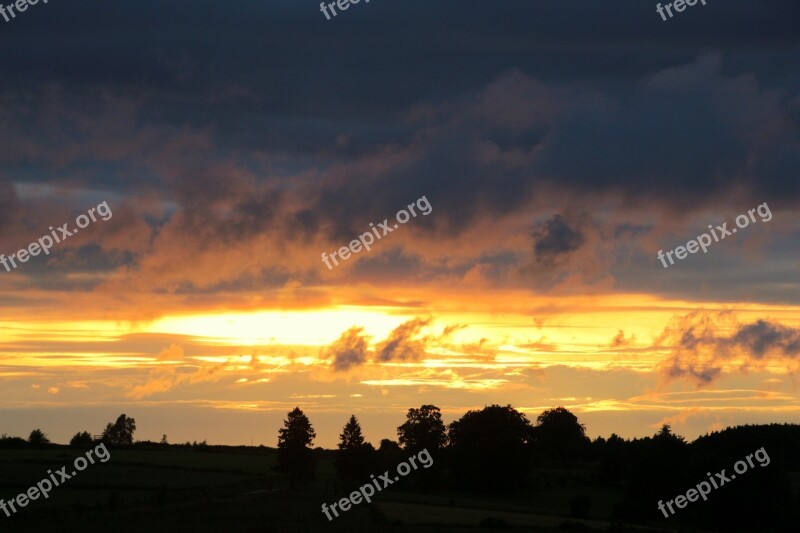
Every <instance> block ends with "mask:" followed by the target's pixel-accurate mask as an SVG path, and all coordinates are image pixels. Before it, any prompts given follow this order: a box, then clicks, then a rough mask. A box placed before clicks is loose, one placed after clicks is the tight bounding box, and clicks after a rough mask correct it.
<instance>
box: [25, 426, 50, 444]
mask: <svg viewBox="0 0 800 533" xmlns="http://www.w3.org/2000/svg"><path fill="white" fill-rule="evenodd" d="M28 444H30V445H31V446H45V445H47V444H50V439H48V438H47V435H45V433H44V431H42V430H41V429H34V430H33V431H31V434H30V435H29V436H28Z"/></svg>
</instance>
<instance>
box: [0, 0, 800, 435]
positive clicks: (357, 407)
mask: <svg viewBox="0 0 800 533" xmlns="http://www.w3.org/2000/svg"><path fill="white" fill-rule="evenodd" d="M117 4H123V5H117ZM318 4H319V2H313V1H305V0H304V1H299V2H298V1H296V0H292V1H288V0H269V1H263V2H255V1H244V0H235V1H232V2H210V1H206V0H200V1H195V2H191V3H187V2H177V1H174V0H160V1H159V2H155V1H152V0H142V1H139V2H135V3H133V2H130V3H127V2H126V3H119V2H117V3H109V2H101V1H99V0H91V1H90V0H81V1H78V0H76V1H70V2H50V3H48V4H47V5H39V6H36V9H31V10H29V11H27V12H25V13H24V14H20V16H19V18H17V19H15V20H13V21H11V22H10V23H5V22H4V21H1V20H0V46H2V48H3V50H4V52H3V54H0V253H2V254H4V255H5V256H6V257H8V256H10V255H11V254H13V253H15V252H17V251H18V250H20V249H22V248H27V247H28V245H29V243H32V242H37V240H38V239H40V238H41V237H42V236H44V235H51V231H50V229H49V228H50V226H52V227H53V228H54V230H56V231H57V228H58V227H59V226H62V225H63V224H64V223H69V228H75V227H76V224H75V221H76V217H78V216H79V215H81V214H86V213H87V212H88V211H89V210H90V209H93V208H97V206H98V205H99V204H101V203H103V202H106V205H107V206H108V207H109V209H110V211H111V212H112V213H113V216H111V217H110V218H109V219H108V220H102V219H101V218H100V217H97V220H96V221H95V222H91V223H90V224H89V225H88V226H86V227H85V228H81V229H80V232H79V233H78V234H76V235H74V236H72V237H70V238H68V239H66V240H64V241H63V242H60V243H58V244H55V245H54V246H53V248H52V250H50V253H49V255H43V254H39V255H38V256H36V257H31V258H30V259H29V260H28V261H27V262H25V263H19V262H18V268H16V269H11V271H7V270H6V268H4V267H2V266H0V433H8V434H10V435H20V436H23V437H27V435H28V433H30V431H31V430H32V429H34V428H37V427H40V428H42V429H43V430H44V431H45V432H46V433H47V434H48V435H49V436H50V438H51V439H52V440H53V441H55V442H67V441H68V440H69V438H70V437H71V436H72V435H74V434H75V433H76V432H78V431H83V430H88V431H90V432H91V433H100V432H101V430H102V429H103V427H104V426H105V424H106V423H107V422H109V421H112V420H114V419H115V418H116V417H117V416H118V415H119V414H121V413H126V414H127V415H128V416H132V417H133V418H135V419H136V422H137V427H138V430H137V432H136V437H137V438H139V439H151V440H159V439H160V438H161V435H162V434H167V435H168V438H169V441H170V442H183V441H186V440H190V441H192V440H197V441H200V440H203V439H207V440H208V442H209V443H214V444H251V443H253V444H264V445H269V446H275V444H276V442H277V431H278V428H279V427H280V425H281V420H282V419H283V418H285V417H286V413H287V412H288V411H289V410H291V409H292V408H294V407H295V406H300V407H301V408H302V409H303V410H304V412H305V413H306V415H308V417H309V418H310V420H311V423H312V424H313V425H314V427H315V429H316V431H317V435H318V437H317V439H316V441H315V445H319V446H323V447H335V445H336V443H337V442H338V435H339V433H340V432H341V428H342V426H343V425H344V424H345V422H346V421H347V418H348V417H349V415H350V414H355V415H356V416H357V417H358V418H359V420H360V421H361V424H362V427H363V429H364V434H365V436H366V437H367V439H368V440H370V441H371V442H372V443H373V444H375V445H377V444H378V443H379V441H380V439H383V438H392V439H396V438H397V435H396V428H397V426H398V425H400V424H401V423H402V422H403V421H404V419H405V412H406V411H407V409H408V408H410V407H419V406H420V405H422V404H425V403H432V404H435V405H437V406H438V407H440V408H441V409H442V412H443V416H444V419H445V421H446V422H451V421H452V420H454V419H456V418H458V417H459V416H461V415H462V414H463V413H465V412H466V411H467V410H469V409H479V408H482V407H483V406H485V405H488V404H493V403H498V404H503V405H505V404H509V403H510V404H511V405H512V406H514V407H516V408H517V409H519V410H521V411H523V412H525V413H526V414H527V415H528V417H529V418H530V419H531V420H534V419H535V418H536V416H537V415H538V414H539V413H540V412H541V411H542V410H544V409H547V408H551V407H555V406H558V405H561V406H564V407H567V408H568V409H570V410H571V411H573V412H574V413H575V414H576V415H577V416H578V418H579V419H580V421H581V422H582V423H584V424H585V425H586V427H587V433H588V434H589V436H591V437H592V438H594V437H596V436H598V435H602V436H606V437H607V436H608V435H609V434H610V433H611V432H616V433H618V434H620V435H622V436H623V437H634V436H645V435H652V434H653V433H655V432H656V430H657V429H658V427H659V426H660V425H661V424H663V423H670V424H672V425H673V428H674V430H675V431H676V432H677V433H680V434H682V435H685V436H686V437H688V438H691V439H693V438H695V437H697V436H698V435H701V434H704V433H706V432H708V431H713V430H715V429H722V428H724V427H726V426H729V425H736V424H745V423H765V422H795V423H797V422H800V393H799V392H798V388H797V385H798V383H797V372H798V370H800V283H799V282H798V273H800V248H799V247H798V244H799V243H800V219H798V216H797V215H798V208H800V180H799V179H798V178H799V177H800V176H799V175H798V170H800V70H798V65H800V34H798V32H797V20H798V17H800V4H798V3H797V2H794V1H789V0H785V1H784V0H770V1H761V2H755V1H752V2H727V1H726V2H722V1H714V2H711V1H709V2H708V4H707V5H706V6H705V7H701V6H700V5H698V6H696V7H694V8H692V9H689V10H687V11H685V12H683V13H681V14H680V15H679V16H676V17H675V18H674V19H671V20H668V21H666V22H664V21H662V20H661V18H660V17H659V16H658V15H657V14H656V12H655V4H656V2H641V1H628V0H620V1H618V2H613V3H612V2H597V1H594V0H592V1H589V0H585V1H583V0H572V1H568V2H545V1H526V2H522V1H507V2H464V1H459V2H456V1H455V0H440V1H437V2H430V1H428V2H423V1H420V0H406V1H403V2H400V1H393V0H373V1H372V2H370V3H369V4H365V3H361V4H358V5H354V6H351V8H350V9H349V10H348V11H346V12H342V13H340V14H339V16H337V17H336V18H335V19H332V20H330V21H328V20H326V18H325V17H324V16H323V15H322V14H321V13H320V10H319V5H318ZM764 28H770V31H764ZM422 197H425V198H426V199H427V201H428V202H429V204H430V206H431V208H432V209H431V210H430V212H429V214H427V215H423V214H420V213H418V214H417V216H416V217H412V218H411V219H410V220H409V221H408V222H407V223H405V224H404V225H401V226H399V227H398V228H397V229H395V230H394V231H392V233H391V234H390V235H386V236H385V237H384V238H382V239H380V240H376V241H375V243H374V244H373V245H372V250H371V251H366V250H362V251H361V252H360V253H358V254H354V255H353V256H351V257H350V258H349V259H347V260H345V261H341V260H340V261H339V265H338V266H335V267H334V268H332V269H328V268H327V267H326V266H325V264H324V263H323V262H322V260H321V255H322V253H323V252H325V253H327V254H329V255H330V254H331V252H333V251H336V250H339V248H341V247H343V246H347V245H348V243H349V242H350V241H352V240H353V239H357V238H358V236H359V235H360V234H363V233H365V232H368V231H370V223H374V224H375V225H376V226H377V225H378V223H381V222H383V221H384V219H388V220H389V223H390V225H393V224H394V222H395V214H396V213H397V212H398V211H399V210H400V209H403V208H405V207H406V206H408V205H409V204H412V203H414V202H416V201H417V200H418V199H419V198H422ZM765 203H766V204H767V205H768V208H769V212H770V214H771V218H770V219H769V220H766V219H762V218H760V217H759V215H755V220H756V222H751V223H750V224H749V225H748V227H747V228H746V229H745V228H742V229H739V230H738V232H737V233H736V234H733V235H729V236H728V237H726V238H725V239H723V240H721V241H720V242H715V243H713V244H711V245H710V246H709V247H708V252H707V253H705V254H703V253H702V251H701V252H699V253H695V254H692V255H689V256H688V257H686V258H685V259H683V260H680V261H676V264H674V265H672V266H670V267H669V268H667V269H665V268H664V267H663V266H662V264H661V262H660V261H659V260H658V258H657V253H658V251H659V250H663V251H664V252H667V251H669V250H672V249H674V248H676V247H677V246H681V245H684V246H685V245H686V243H687V241H689V240H692V239H695V238H696V237H697V236H698V235H700V234H702V233H704V232H707V231H709V230H708V226H709V225H713V226H718V225H722V224H723V223H727V225H728V229H730V228H732V227H736V225H735V223H734V220H735V219H736V217H737V216H738V215H741V214H743V213H745V214H746V213H747V211H748V210H750V209H754V208H756V207H757V206H759V205H762V204H765ZM57 234H58V233H57Z"/></svg>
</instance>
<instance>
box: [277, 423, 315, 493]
mask: <svg viewBox="0 0 800 533" xmlns="http://www.w3.org/2000/svg"><path fill="white" fill-rule="evenodd" d="M316 437H317V434H316V432H315V431H314V428H313V427H312V426H311V422H309V420H308V417H306V415H305V414H303V411H302V410H301V409H300V408H299V407H295V408H294V410H292V411H290V412H289V414H288V417H287V419H286V420H284V421H283V427H282V428H281V429H279V430H278V465H277V469H278V470H279V471H281V472H288V473H289V474H290V476H291V487H292V488H294V487H295V484H296V482H297V481H298V480H304V481H305V480H308V479H311V478H313V477H314V453H313V450H312V449H311V445H312V443H313V442H314V439H315V438H316Z"/></svg>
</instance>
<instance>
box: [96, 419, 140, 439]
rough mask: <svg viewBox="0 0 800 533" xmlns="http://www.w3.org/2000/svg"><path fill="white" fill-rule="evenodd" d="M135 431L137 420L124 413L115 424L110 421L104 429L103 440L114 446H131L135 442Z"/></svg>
mask: <svg viewBox="0 0 800 533" xmlns="http://www.w3.org/2000/svg"><path fill="white" fill-rule="evenodd" d="M134 431H136V420H134V419H133V418H129V417H128V416H126V415H125V414H124V413H123V414H121V415H119V417H118V418H117V421H116V422H114V423H113V424H112V423H110V422H109V423H108V425H107V426H106V429H105V430H103V442H107V443H108V444H111V445H112V446H130V445H131V444H133V433H134Z"/></svg>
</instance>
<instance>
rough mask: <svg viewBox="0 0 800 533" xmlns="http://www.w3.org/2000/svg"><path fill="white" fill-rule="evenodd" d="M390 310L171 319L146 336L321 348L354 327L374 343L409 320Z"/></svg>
mask: <svg viewBox="0 0 800 533" xmlns="http://www.w3.org/2000/svg"><path fill="white" fill-rule="evenodd" d="M392 311H395V310H394V309H391V308H370V310H368V311H367V310H363V309H359V308H353V307H338V308H334V309H326V310H315V311H259V312H255V313H220V314H213V315H211V314H208V315H185V316H172V317H166V318H162V319H159V320H157V321H156V322H154V323H153V324H152V325H151V326H150V327H149V328H148V332H149V333H169V334H178V335H188V336H191V337H194V338H196V339H198V340H202V341H203V342H207V343H211V344H231V343H235V344H239V345H242V346H259V345H268V344H303V345H312V346H323V345H327V344H330V343H331V342H333V341H334V340H336V339H337V338H338V337H339V336H340V335H341V334H342V333H343V332H345V331H347V330H348V329H349V328H351V327H353V325H357V326H358V327H363V328H364V333H365V334H367V335H371V336H372V337H373V340H382V339H384V338H385V337H386V336H387V335H388V334H389V333H390V332H391V331H392V330H393V329H394V328H396V327H397V326H399V325H400V324H402V323H403V322H405V321H406V320H408V319H409V318H411V316H410V315H399V314H392Z"/></svg>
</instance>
